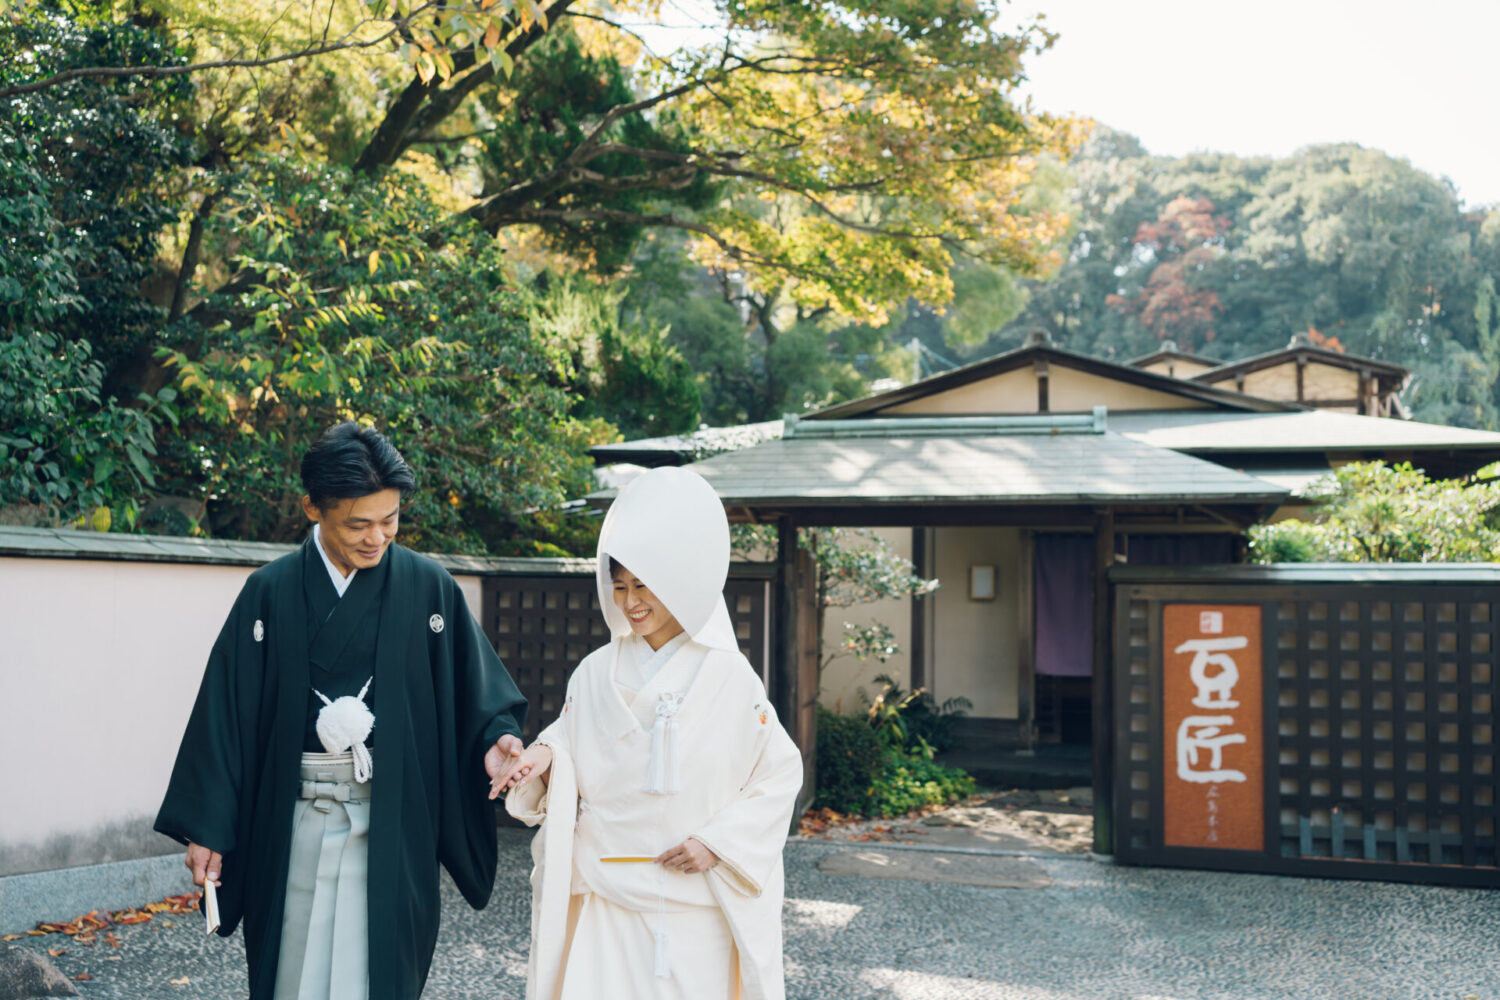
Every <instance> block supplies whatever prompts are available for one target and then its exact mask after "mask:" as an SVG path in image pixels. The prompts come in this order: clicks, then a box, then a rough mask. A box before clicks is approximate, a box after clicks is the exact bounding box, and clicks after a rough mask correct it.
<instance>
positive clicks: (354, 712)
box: [313, 677, 375, 784]
mask: <svg viewBox="0 0 1500 1000" xmlns="http://www.w3.org/2000/svg"><path fill="white" fill-rule="evenodd" d="M373 680H375V678H373V677H371V678H370V680H368V681H365V686H364V687H362V688H360V689H359V694H358V695H347V694H346V695H344V696H343V697H342V698H335V699H334V700H333V701H329V700H328V696H327V695H325V694H324V693H323V692H322V691H319V690H318V689H317V688H313V694H315V695H317V696H318V697H319V698H320V699H321V700H322V702H323V707H322V709H321V710H319V712H318V721H317V725H316V726H315V727H314V728H315V729H316V731H317V733H318V740H319V742H321V743H322V744H323V749H324V750H327V751H328V752H329V753H343V752H344V751H346V750H348V751H352V752H353V754H354V780H355V781H357V782H359V783H360V784H364V783H365V782H366V781H369V780H370V776H371V775H372V774H373V773H374V771H375V764H374V761H372V760H371V759H370V748H369V747H367V746H365V740H366V738H368V737H369V735H370V730H372V729H374V728H375V715H374V713H372V712H371V711H370V709H369V706H367V705H366V704H365V692H367V691H369V690H370V683H371V681H373Z"/></svg>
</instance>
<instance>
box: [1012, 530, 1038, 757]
mask: <svg viewBox="0 0 1500 1000" xmlns="http://www.w3.org/2000/svg"><path fill="white" fill-rule="evenodd" d="M1020 534H1021V565H1020V569H1019V573H1018V576H1019V579H1017V581H1016V612H1017V617H1018V619H1019V620H1018V621H1017V623H1016V624H1017V632H1016V640H1017V641H1016V653H1017V657H1018V661H1017V663H1016V685H1017V688H1018V690H1017V692H1016V708H1017V711H1016V715H1017V716H1018V717H1019V720H1020V723H1021V726H1022V728H1023V730H1024V731H1025V736H1026V749H1028V750H1030V749H1031V748H1032V747H1033V746H1035V744H1036V533H1035V532H1033V531H1022V532H1021V533H1020Z"/></svg>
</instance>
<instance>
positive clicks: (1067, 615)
mask: <svg viewBox="0 0 1500 1000" xmlns="http://www.w3.org/2000/svg"><path fill="white" fill-rule="evenodd" d="M1036 672H1037V673H1038V674H1040V675H1043V676H1050V677H1091V676H1093V673H1094V536H1093V535H1047V534H1038V535H1037V536H1036Z"/></svg>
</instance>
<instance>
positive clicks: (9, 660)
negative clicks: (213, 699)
mask: <svg viewBox="0 0 1500 1000" xmlns="http://www.w3.org/2000/svg"><path fill="white" fill-rule="evenodd" d="M253 569H254V567H248V566H217V565H207V564H177V563H159V562H117V561H91V560H80V559H45V558H8V557H0V762H3V763H0V875H6V874H13V873H15V872H18V871H35V870H42V869H46V868H56V867H68V866H72V865H77V864H92V863H97V862H102V861H115V860H122V859H124V858H129V857H142V856H149V855H151V854H159V853H163V852H170V851H175V850H177V847H176V845H175V844H174V843H173V842H172V841H170V840H168V839H167V838H165V837H162V836H161V835H159V834H155V833H153V832H151V830H150V827H151V820H152V819H153V818H154V816H155V814H156V809H157V807H158V806H159V805H160V803H161V797H162V794H163V793H164V792H165V791H166V786H167V779H168V777H169V776H170V774H171V769H172V762H173V760H174V759H175V757H176V754H177V745H178V742H179V740H180V739H181V737H182V731H183V727H184V726H185V725H186V724H187V717H188V712H189V710H190V709H191V707H192V703H193V699H194V697H195V696H196V695H197V692H198V684H199V681H200V679H201V677H202V673H203V666H204V663H205V662H206V660H207V657H208V653H209V650H210V649H211V648H212V647H213V642H214V639H215V638H216V637H217V635H218V632H219V628H220V626H221V625H222V624H223V622H224V618H225V616H226V615H227V614H228V612H229V608H230V605H231V604H233V602H234V598H235V595H236V594H237V593H238V592H239V589H240V587H241V585H242V584H243V583H244V580H245V578H246V577H247V576H249V574H250V573H251V572H252V571H253ZM459 582H460V585H461V586H462V587H463V590H464V597H465V599H466V600H467V601H468V602H469V607H470V609H471V610H472V611H473V612H474V613H475V614H476V615H477V614H478V613H479V609H480V601H479V595H480V579H479V577H476V576H469V577H460V578H459Z"/></svg>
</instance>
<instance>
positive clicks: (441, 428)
mask: <svg viewBox="0 0 1500 1000" xmlns="http://www.w3.org/2000/svg"><path fill="white" fill-rule="evenodd" d="M444 219H445V214H444V209H443V208H442V207H441V206H439V205H436V204H434V202H433V200H432V198H431V196H430V193H429V191H428V189H427V188H426V187H425V186H424V185H423V184H422V183H421V182H420V181H418V180H416V179H414V178H411V177H409V176H407V175H405V174H401V173H396V172H392V173H388V174H384V175H382V176H381V177H379V178H376V179H373V180H371V179H366V178H363V177H360V176H357V175H351V174H350V173H349V172H347V171H344V170H339V169H335V168H329V167H322V166H318V165H316V164H312V163H307V162H303V161H298V160H294V159H282V158H278V157H261V158H256V159H253V160H250V161H248V162H247V163H246V164H245V165H244V166H243V167H241V168H238V169H237V170H236V171H235V172H234V174H233V183H232V184H231V185H230V186H229V187H227V188H226V190H225V194H224V197H223V203H222V205H221V206H220V208H219V209H218V210H217V211H216V213H215V215H214V223H213V225H212V226H210V227H209V231H208V232H207V233H206V235H205V239H206V240H207V241H208V242H209V243H210V244H212V245H214V246H215V247H218V246H224V247H226V248H229V247H232V248H233V251H234V256H233V260H234V265H235V267H236V268H238V269H239V270H240V271H242V272H247V273H252V274H254V275H256V281H255V282H254V283H253V284H252V285H250V286H249V288H248V289H247V290H245V291H242V292H238V293H235V294H233V295H226V294H222V293H221V294H218V295H215V296H213V297H211V298H210V300H209V301H208V302H206V303H205V305H204V306H203V308H202V309H201V310H196V311H195V312H194V313H191V314H189V315H188V316H187V317H185V318H184V319H183V321H182V322H181V324H180V325H179V327H177V328H176V329H175V330H174V341H175V343H176V344H177V345H178V346H176V347H174V348H172V349H171V350H169V351H168V352H167V353H166V354H165V360H166V363H167V364H168V366H169V367H170V369H171V370H172V371H173V372H174V373H175V376H176V382H177V384H178V385H180V386H182V388H183V392H184V394H185V396H186V399H187V402H188V403H190V404H191V408H190V409H189V410H187V411H186V412H185V413H184V417H183V433H181V434H179V435H174V436H173V439H172V441H171V443H170V446H169V448H170V452H169V457H170V462H169V463H168V464H169V465H170V467H171V468H172V469H174V470H176V479H175V480H174V481H173V483H172V484H171V485H172V488H173V490H174V492H178V493H183V494H186V495H192V496H201V497H203V498H205V499H206V500H207V501H208V509H209V518H210V525H211V528H212V530H213V532H214V533H215V534H228V535H233V536H236V537H241V538H267V539H277V540H286V539H291V538H294V537H296V536H297V535H298V533H299V532H300V531H301V529H302V527H303V525H302V523H301V519H300V514H299V513H298V510H297V505H296V498H297V497H298V496H299V495H300V494H301V487H300V485H299V483H298V480H297V458H298V456H299V455H300V452H301V448H302V447H303V446H304V445H305V442H307V441H308V440H310V439H311V438H312V437H313V436H314V435H316V433H317V432H318V431H319V430H321V429H322V428H323V427H326V426H327V425H329V424H331V423H334V422H335V421H337V420H341V419H355V420H360V421H364V422H369V423H376V424H379V425H380V426H381V427H382V428H383V429H384V430H386V431H387V432H388V433H389V434H390V436H391V438H392V440H393V442H394V443H395V444H396V445H397V447H398V448H400V449H401V450H402V452H403V453H404V454H405V455H406V457H407V459H408V460H409V461H410V462H411V463H412V465H413V467H414V468H415V469H417V470H418V471H419V475H420V476H421V478H422V482H421V489H420V490H419V491H418V494H417V496H416V497H415V498H414V500H413V501H412V503H411V506H410V508H409V510H408V511H407V524H406V526H405V528H404V529H403V530H404V531H405V533H406V537H407V538H408V539H410V540H411V541H412V543H413V544H416V545H418V546H420V547H422V548H424V549H428V550H431V551H476V552H483V551H486V550H489V551H516V550H517V547H518V546H519V547H520V550H521V551H534V550H535V544H536V543H546V542H547V539H546V538H545V537H543V538H540V539H539V538H537V536H536V532H535V524H534V522H535V514H536V512H537V511H538V510H545V509H547V508H550V507H554V506H555V505H557V504H559V503H560V502H562V501H563V500H566V499H568V498H569V497H572V496H578V495H580V494H581V493H582V492H586V491H587V489H588V488H589V483H590V478H589V477H590V465H589V462H588V459H587V457H586V454H585V452H584V448H585V447H586V446H587V444H589V443H591V441H592V437H591V435H594V434H595V433H596V432H597V430H598V428H596V427H591V426H590V425H589V424H587V423H585V422H583V421H581V420H579V419H578V418H576V417H574V416H573V415H572V414H571V410H572V407H573V405H574V402H575V400H574V397H573V395H572V394H571V393H570V392H569V391H567V386H568V385H569V384H570V383H571V381H572V379H573V378H574V372H573V369H572V359H571V357H570V356H569V354H568V353H567V351H566V350H564V349H563V346H562V345H559V344H556V343H553V342H549V341H548V340H546V339H545V338H543V337H541V336H540V335H539V334H538V331H536V330H534V329H533V328H532V326H531V325H530V324H529V323H528V322H527V321H526V315H525V311H524V305H525V304H524V302H523V301H522V299H521V297H520V296H519V295H518V294H517V293H516V292H515V291H514V290H513V289H512V288H511V287H510V286H509V285H508V283H507V280H506V269H505V266H504V262H503V255H502V253H501V251H500V248H499V247H497V246H496V245H495V244H494V243H493V241H492V240H490V239H489V238H488V237H487V236H485V234H483V233H482V232H480V231H479V230H478V229H477V227H473V226H470V225H466V224H463V223H461V222H460V223H454V224H452V228H448V229H446V230H445V231H444V239H443V241H442V246H441V249H438V250H434V249H432V248H431V247H430V246H429V245H428V242H427V236H428V234H429V233H430V232H431V231H432V230H433V228H434V227H437V226H440V225H444V224H446V223H445V222H444ZM210 317H211V318H213V321H214V326H212V327H203V326H200V325H198V324H199V320H200V319H203V318H210ZM528 546H530V548H528ZM543 548H546V546H545V544H543Z"/></svg>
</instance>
